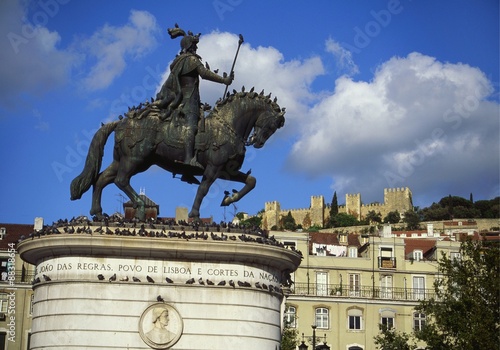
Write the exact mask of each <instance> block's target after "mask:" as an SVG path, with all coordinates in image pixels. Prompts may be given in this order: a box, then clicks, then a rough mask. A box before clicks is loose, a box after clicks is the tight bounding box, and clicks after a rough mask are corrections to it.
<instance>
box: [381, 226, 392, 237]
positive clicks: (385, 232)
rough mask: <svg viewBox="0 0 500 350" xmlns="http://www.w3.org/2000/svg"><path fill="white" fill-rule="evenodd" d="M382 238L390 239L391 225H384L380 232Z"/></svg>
mask: <svg viewBox="0 0 500 350" xmlns="http://www.w3.org/2000/svg"><path fill="white" fill-rule="evenodd" d="M382 237H392V227H391V224H385V225H384V228H383V230H382Z"/></svg>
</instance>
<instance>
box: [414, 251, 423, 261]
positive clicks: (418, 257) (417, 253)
mask: <svg viewBox="0 0 500 350" xmlns="http://www.w3.org/2000/svg"><path fill="white" fill-rule="evenodd" d="M423 258H424V253H423V252H422V251H421V250H420V249H416V250H414V251H413V260H414V261H420V260H422V259H423Z"/></svg>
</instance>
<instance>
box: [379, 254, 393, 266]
mask: <svg viewBox="0 0 500 350" xmlns="http://www.w3.org/2000/svg"><path fill="white" fill-rule="evenodd" d="M378 268H379V269H395V268H396V258H394V257H384V256H379V257H378Z"/></svg>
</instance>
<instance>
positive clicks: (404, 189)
mask: <svg viewBox="0 0 500 350" xmlns="http://www.w3.org/2000/svg"><path fill="white" fill-rule="evenodd" d="M387 192H410V189H409V188H408V187H396V188H384V194H385V193H387Z"/></svg>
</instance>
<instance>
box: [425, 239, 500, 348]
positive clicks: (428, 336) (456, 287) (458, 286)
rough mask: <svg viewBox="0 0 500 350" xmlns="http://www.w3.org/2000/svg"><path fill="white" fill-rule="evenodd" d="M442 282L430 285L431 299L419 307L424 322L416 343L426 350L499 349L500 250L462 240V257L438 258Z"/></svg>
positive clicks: (494, 245)
mask: <svg viewBox="0 0 500 350" xmlns="http://www.w3.org/2000/svg"><path fill="white" fill-rule="evenodd" d="M438 272H439V274H440V275H441V276H443V277H442V278H440V279H438V280H436V282H435V283H434V291H435V297H434V298H431V299H429V300H426V301H422V302H421V303H420V305H419V307H418V308H417V310H419V311H420V312H423V313H424V314H425V315H426V317H427V324H426V326H425V327H424V329H423V330H422V331H420V332H418V333H416V336H417V338H419V339H420V340H423V341H425V342H426V343H427V345H428V349H430V350H441V349H442V350H444V349H461V350H476V349H497V348H498V344H500V332H499V329H498V325H499V322H500V298H499V295H500V246H499V245H498V243H496V242H495V243H491V242H489V243H488V241H485V240H484V241H472V240H471V239H468V240H466V241H465V242H463V243H462V245H461V258H460V259H456V258H450V257H447V256H445V255H444V254H443V255H442V257H441V259H440V260H439V261H438Z"/></svg>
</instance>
